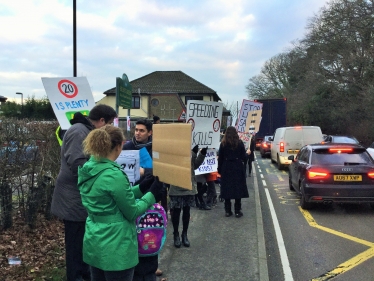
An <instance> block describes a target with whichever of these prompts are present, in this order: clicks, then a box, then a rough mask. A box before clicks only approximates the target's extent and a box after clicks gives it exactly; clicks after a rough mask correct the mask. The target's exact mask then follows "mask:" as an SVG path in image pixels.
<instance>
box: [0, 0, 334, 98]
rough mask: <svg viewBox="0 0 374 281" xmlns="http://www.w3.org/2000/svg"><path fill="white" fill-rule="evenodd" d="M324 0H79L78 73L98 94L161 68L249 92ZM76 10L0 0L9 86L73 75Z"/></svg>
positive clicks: (32, 87)
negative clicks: (118, 81)
mask: <svg viewBox="0 0 374 281" xmlns="http://www.w3.org/2000/svg"><path fill="white" fill-rule="evenodd" d="M326 2H327V0H305V1H299V0H283V1H276V2H275V1H270V0H264V1H260V0H191V1H175V0H137V1H130V0H103V1H83V0H81V1H77V58H78V75H79V76H80V75H84V76H87V78H88V81H89V83H90V85H91V87H92V91H93V94H94V97H95V100H99V99H101V98H102V97H103V95H102V93H103V92H104V91H106V90H108V89H109V88H112V87H114V86H115V77H118V76H121V75H122V73H126V74H127V75H128V76H129V78H130V80H133V79H136V78H139V77H141V76H144V75H147V74H149V73H150V72H153V71H156V70H181V71H183V72H185V73H186V74H188V75H190V76H191V77H193V78H194V79H196V80H198V81H200V82H201V83H203V84H205V85H207V86H208V87H211V88H212V89H214V90H215V91H217V93H218V94H219V95H220V96H221V98H222V99H224V97H226V96H227V97H228V98H231V99H241V98H245V95H246V93H245V85H246V83H248V79H249V78H250V77H252V76H254V75H256V74H258V73H259V71H260V68H261V66H262V64H263V63H264V62H265V61H266V60H267V59H269V58H270V57H271V56H274V55H277V54H278V53H279V52H281V51H282V50H284V49H285V48H286V47H287V46H289V45H290V42H291V41H292V40H295V39H297V38H300V37H302V36H303V34H304V32H305V25H306V23H307V18H308V17H311V16H313V14H314V13H316V12H318V10H319V9H320V7H322V6H323V5H324V4H325V3H326ZM311 7H312V8H311ZM72 12H73V11H72V1H68V0H14V1H9V0H0V25H1V26H2V31H1V32H0V52H1V54H2V55H1V56H0V80H1V84H0V93H1V95H3V96H9V97H10V98H11V97H14V96H15V92H23V93H24V95H25V96H27V95H32V94H35V95H40V96H45V92H44V88H43V85H42V82H41V77H58V76H59V77H68V76H72V75H73V54H72V52H73V41H72V40H73V39H72V36H73V30H72V28H73V23H72V16H73V15H72ZM15 98H18V97H17V96H15Z"/></svg>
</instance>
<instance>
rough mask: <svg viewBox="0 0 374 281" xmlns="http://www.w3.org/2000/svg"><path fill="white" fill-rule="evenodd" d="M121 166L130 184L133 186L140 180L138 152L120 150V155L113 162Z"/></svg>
mask: <svg viewBox="0 0 374 281" xmlns="http://www.w3.org/2000/svg"><path fill="white" fill-rule="evenodd" d="M115 162H116V163H118V164H119V165H120V166H121V170H122V171H124V172H125V173H126V175H127V177H128V178H129V181H130V184H131V185H134V182H136V181H137V180H138V179H139V178H140V157H139V150H122V152H121V154H120V155H119V156H118V158H117V159H116V161H115Z"/></svg>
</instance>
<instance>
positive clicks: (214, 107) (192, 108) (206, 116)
mask: <svg viewBox="0 0 374 281" xmlns="http://www.w3.org/2000/svg"><path fill="white" fill-rule="evenodd" d="M222 110H223V104H222V103H220V102H208V101H201V100H189V101H187V113H186V123H190V124H191V125H192V135H191V148H193V147H194V146H195V145H197V144H198V145H199V148H203V147H209V148H215V147H219V140H220V137H219V136H220V129H221V119H222Z"/></svg>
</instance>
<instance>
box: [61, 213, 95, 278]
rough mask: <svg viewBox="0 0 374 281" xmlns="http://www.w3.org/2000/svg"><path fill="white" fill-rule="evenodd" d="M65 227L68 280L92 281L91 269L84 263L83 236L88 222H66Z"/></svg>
mask: <svg viewBox="0 0 374 281" xmlns="http://www.w3.org/2000/svg"><path fill="white" fill-rule="evenodd" d="M64 225H65V250H66V254H65V256H66V257H65V259H66V280H67V281H76V280H90V267H89V266H88V264H86V263H85V262H84V261H83V236H84V231H85V227H86V222H85V221H83V222H81V221H67V220H64Z"/></svg>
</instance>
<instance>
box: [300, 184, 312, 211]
mask: <svg viewBox="0 0 374 281" xmlns="http://www.w3.org/2000/svg"><path fill="white" fill-rule="evenodd" d="M300 194H301V196H300V207H301V208H302V209H304V210H309V209H311V208H312V203H310V202H307V201H306V199H305V194H304V189H303V188H302V187H301V186H300Z"/></svg>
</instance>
